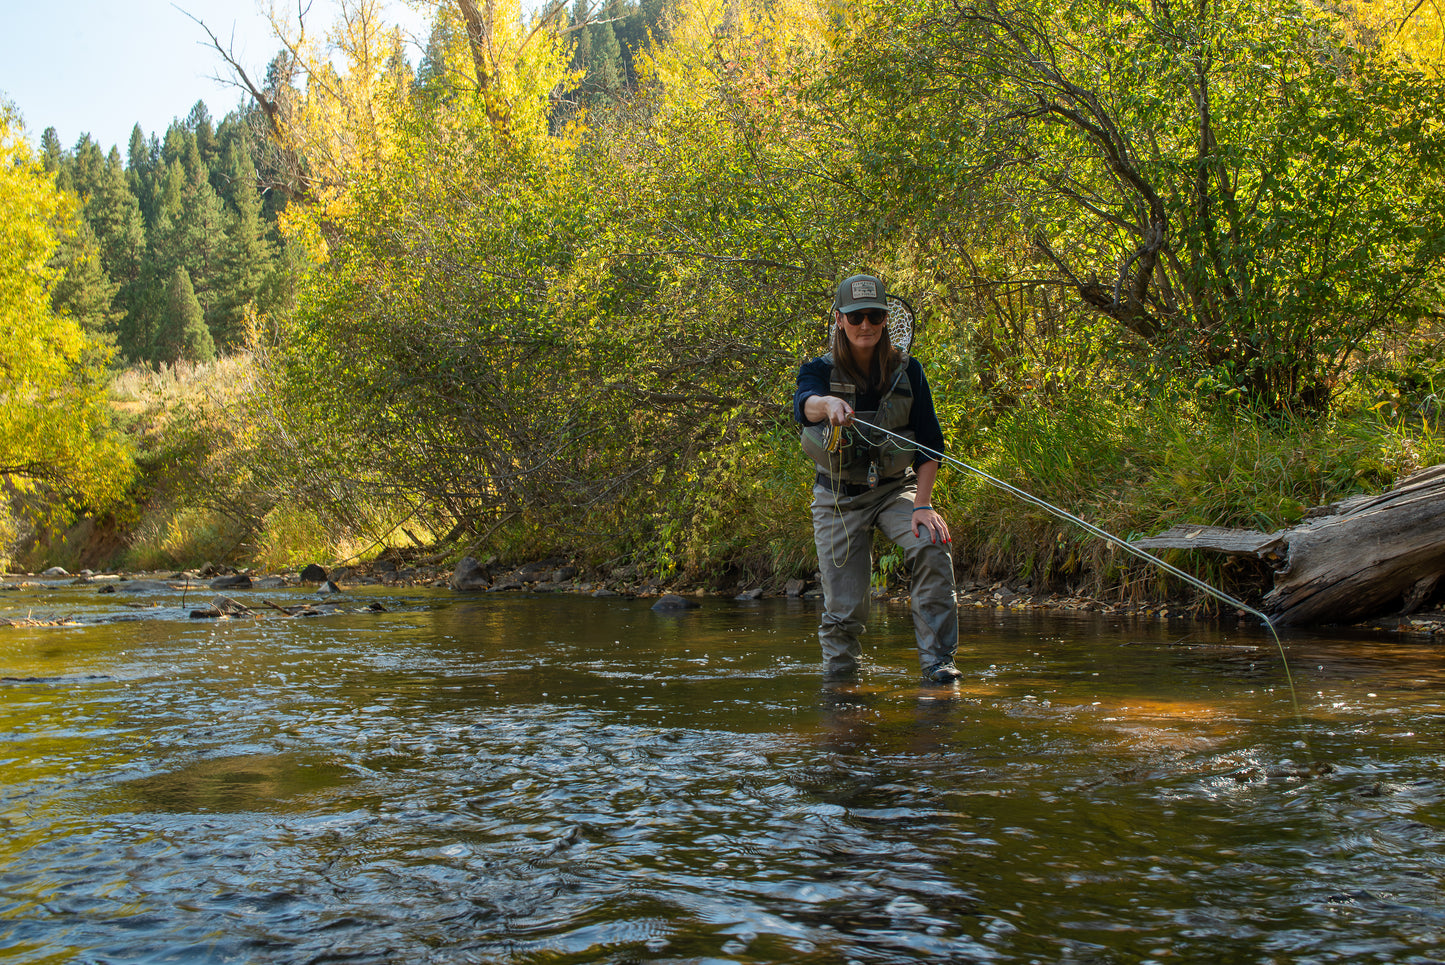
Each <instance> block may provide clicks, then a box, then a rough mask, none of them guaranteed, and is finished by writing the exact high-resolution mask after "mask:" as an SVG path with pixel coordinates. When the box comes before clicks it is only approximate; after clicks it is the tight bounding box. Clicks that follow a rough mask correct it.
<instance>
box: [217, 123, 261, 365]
mask: <svg viewBox="0 0 1445 965" xmlns="http://www.w3.org/2000/svg"><path fill="white" fill-rule="evenodd" d="M226 166H227V167H228V168H229V171H230V174H229V176H228V178H227V181H228V186H229V189H230V190H229V193H228V195H227V200H228V201H229V202H230V206H229V210H228V211H227V219H226V245H225V251H224V255H223V262H224V263H223V268H222V271H221V277H220V282H219V285H218V292H217V298H216V304H215V307H214V308H213V310H212V312H211V314H210V317H209V321H210V328H211V331H212V332H213V333H214V335H215V339H216V341H217V342H218V344H219V346H220V348H221V349H222V350H223V351H224V350H227V349H231V348H235V347H236V346H238V345H239V344H241V342H242V340H243V338H244V335H245V321H246V309H247V308H248V307H253V308H255V309H256V310H260V311H264V310H265V309H266V308H268V307H269V305H267V304H265V299H264V296H263V292H264V291H265V289H266V288H267V280H268V278H269V276H270V274H271V273H272V271H273V270H274V255H273V252H272V249H271V245H270V243H269V242H268V241H267V240H266V224H265V222H264V221H263V220H262V218H261V196H260V194H259V193H257V190H256V183H257V178H256V167H255V165H254V164H253V163H252V161H251V158H250V157H249V156H248V155H247V154H246V152H245V151H244V150H243V149H242V144H241V142H240V139H239V138H238V139H236V140H233V141H232V142H231V143H230V144H228V145H227V146H226Z"/></svg>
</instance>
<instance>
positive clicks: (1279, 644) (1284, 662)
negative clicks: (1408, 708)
mask: <svg viewBox="0 0 1445 965" xmlns="http://www.w3.org/2000/svg"><path fill="white" fill-rule="evenodd" d="M853 422H854V423H855V424H856V425H860V426H863V427H865V428H868V429H873V430H875V431H877V432H881V433H883V434H884V435H886V436H890V437H891V438H893V439H894V440H896V441H898V442H901V443H903V445H904V446H905V447H907V448H910V449H914V450H916V451H918V452H921V453H923V454H924V455H925V456H928V457H929V458H930V459H937V460H938V461H939V462H947V463H951V464H953V465H955V466H957V467H958V468H960V469H963V470H965V471H967V472H971V473H973V474H974V475H975V476H977V477H979V478H980V479H982V480H983V481H985V482H987V483H989V484H990V485H992V486H996V487H998V488H999V489H1002V490H1003V491H1004V492H1006V493H1009V494H1011V495H1013V496H1016V497H1018V498H1019V499H1022V500H1023V501H1024V502H1026V503H1029V504H1030V505H1032V506H1037V507H1039V508H1040V509H1042V510H1044V511H1046V512H1049V513H1052V514H1053V515H1055V516H1057V517H1059V518H1060V519H1064V520H1068V521H1069V522H1071V523H1073V524H1074V525H1076V526H1078V527H1080V528H1082V529H1083V530H1084V531H1085V532H1088V533H1091V534H1092V535H1094V536H1097V537H1099V538H1100V539H1102V540H1104V541H1105V542H1108V543H1111V544H1113V545H1114V546H1117V547H1119V548H1120V549H1122V550H1124V551H1125V552H1127V553H1132V554H1133V555H1134V556H1137V557H1139V558H1140V559H1142V560H1146V561H1148V562H1150V563H1153V564H1154V565H1155V566H1157V567H1159V568H1160V569H1162V570H1164V571H1165V572H1167V573H1171V574H1173V575H1174V576H1177V577H1178V578H1179V579H1181V580H1183V581H1184V582H1185V583H1188V584H1189V585H1190V586H1193V587H1196V588H1198V589H1200V590H1203V591H1204V592H1205V593H1208V594H1209V595H1210V596H1212V597H1214V598H1215V599H1216V600H1219V601H1220V602H1222V603H1227V604H1229V605H1230V606H1234V607H1238V608H1239V609H1240V610H1242V611H1244V612H1245V613H1250V614H1253V615H1254V616H1257V617H1259V619H1260V620H1262V621H1263V622H1264V626H1265V629H1267V630H1268V631H1269V633H1270V636H1272V637H1274V645H1275V648H1276V649H1277V650H1278V651H1279V660H1280V665H1281V666H1282V667H1283V668H1284V679H1285V683H1286V684H1287V685H1288V686H1289V698H1290V703H1291V705H1293V707H1294V709H1295V717H1296V718H1298V717H1299V700H1298V698H1297V697H1296V696H1295V689H1294V675H1293V674H1291V673H1290V670H1289V660H1288V659H1287V658H1286V657H1285V655H1284V642H1283V641H1281V640H1280V638H1279V631H1278V630H1276V629H1275V626H1274V621H1273V620H1271V619H1270V618H1269V617H1268V616H1266V615H1265V614H1263V613H1261V612H1260V611H1259V610H1256V609H1255V608H1254V607H1252V606H1250V605H1249V604H1248V603H1245V602H1244V601H1243V600H1239V599H1236V598H1235V597H1232V596H1230V595H1229V594H1228V593H1225V592H1224V591H1223V590H1220V589H1217V588H1215V587H1213V586H1211V585H1210V584H1208V583H1206V582H1205V581H1204V580H1201V579H1199V577H1197V576H1194V575H1193V574H1190V573H1186V572H1184V571H1183V570H1181V569H1180V568H1179V567H1177V566H1174V565H1172V564H1170V563H1166V562H1164V561H1163V560H1161V559H1160V558H1159V557H1157V556H1155V555H1154V554H1153V553H1150V552H1147V551H1146V550H1142V549H1140V548H1139V547H1137V546H1135V545H1133V544H1132V543H1129V542H1128V541H1126V540H1122V539H1120V538H1119V537H1117V536H1115V535H1114V534H1113V533H1110V532H1109V531H1108V530H1104V529H1100V528H1099V527H1097V526H1095V525H1094V524H1093V523H1091V522H1089V521H1088V520H1085V519H1080V518H1079V517H1078V516H1075V515H1074V514H1073V513H1071V512H1069V511H1068V510H1066V509H1060V508H1059V507H1057V506H1055V505H1054V504H1053V503H1051V502H1049V501H1048V500H1046V499H1041V498H1039V497H1038V496H1035V495H1034V494H1033V493H1031V492H1027V491H1026V490H1023V489H1020V488H1018V487H1017V486H1011V485H1009V484H1008V483H1006V482H1004V481H1003V480H1002V479H999V478H998V477H997V476H993V475H990V474H989V473H986V472H984V471H983V470H982V469H980V468H978V467H977V466H971V465H969V464H968V463H966V462H964V461H963V460H962V459H955V458H954V457H953V456H950V455H948V454H946V453H942V452H935V451H934V450H932V449H930V448H928V447H927V446H924V445H920V444H919V443H918V442H916V441H914V440H913V439H909V438H908V437H907V436H902V435H899V434H898V433H896V432H893V431H892V430H890V429H885V428H883V427H882V426H876V425H874V424H873V423H871V422H868V421H866V420H864V419H860V418H858V416H857V414H856V413H855V414H854V416H853Z"/></svg>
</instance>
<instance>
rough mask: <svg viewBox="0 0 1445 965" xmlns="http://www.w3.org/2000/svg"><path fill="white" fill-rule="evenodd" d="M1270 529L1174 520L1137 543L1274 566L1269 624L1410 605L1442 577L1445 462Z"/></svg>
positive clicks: (1356, 616) (1402, 609)
mask: <svg viewBox="0 0 1445 965" xmlns="http://www.w3.org/2000/svg"><path fill="white" fill-rule="evenodd" d="M1310 515H1311V516H1312V517H1313V518H1311V519H1309V520H1308V521H1306V522H1304V523H1301V524H1300V525H1298V526H1294V527H1291V528H1289V529H1283V530H1279V531H1277V532H1274V533H1259V532H1255V531H1253V530H1234V529H1224V528H1221V527H1217V526H1175V527H1173V528H1172V529H1170V530H1168V531H1166V532H1164V533H1160V534H1159V535H1158V536H1153V537H1149V538H1147V539H1142V540H1137V541H1136V542H1135V544H1134V545H1136V546H1138V547H1140V548H1142V549H1151V550H1153V549H1199V550H1212V551H1215V552H1220V553H1230V554H1236V555H1246V556H1255V557H1258V558H1260V559H1263V560H1266V561H1269V562H1272V563H1275V564H1276V568H1275V573H1274V588H1273V589H1272V590H1270V592H1269V593H1268V594H1267V595H1266V596H1265V598H1264V602H1263V604H1262V606H1261V610H1262V611H1263V612H1264V613H1265V614H1267V615H1268V616H1269V617H1270V619H1271V621H1272V622H1273V623H1274V624H1275V625H1276V626H1298V625H1302V624H1310V623H1326V622H1329V623H1340V622H1350V621H1356V620H1362V619H1366V618H1369V617H1374V616H1382V615H1385V614H1388V613H1392V612H1393V613H1398V614H1400V615H1404V614H1407V613H1411V612H1413V611H1414V610H1416V609H1418V608H1419V607H1420V606H1421V605H1422V604H1423V603H1425V602H1426V601H1427V600H1428V599H1429V598H1430V597H1431V596H1432V594H1433V593H1434V590H1435V587H1436V585H1437V583H1438V582H1439V580H1440V578H1441V576H1442V575H1445V539H1441V535H1442V533H1445V465H1442V466H1434V467H1431V468H1429V469H1425V470H1422V471H1421V472H1418V473H1415V474H1414V475H1412V476H1409V477H1407V478H1405V479H1403V480H1401V481H1400V482H1399V483H1397V484H1396V485H1395V486H1394V488H1392V489H1390V490H1389V491H1387V492H1385V493H1382V494H1380V495H1377V496H1358V497H1355V498H1353V499H1349V500H1345V501H1343V502H1340V503H1336V504H1334V505H1331V506H1325V507H1321V508H1320V509H1317V510H1313V511H1311V513H1310Z"/></svg>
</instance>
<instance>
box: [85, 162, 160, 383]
mask: <svg viewBox="0 0 1445 965" xmlns="http://www.w3.org/2000/svg"><path fill="white" fill-rule="evenodd" d="M86 219H87V220H88V221H89V223H90V226H91V228H92V229H93V230H94V232H95V235H96V239H97V242H98V244H99V251H100V263H101V267H103V268H104V269H105V273H106V275H107V276H108V277H109V278H110V280H111V281H112V282H114V283H115V285H116V287H117V291H116V295H115V299H114V302H113V305H114V308H115V311H116V312H117V313H118V317H117V318H116V319H115V335H116V344H117V345H118V346H119V347H120V348H121V350H122V352H123V353H124V354H126V355H128V356H130V357H132V358H140V357H143V354H144V352H145V351H146V347H147V346H148V345H149V344H150V337H149V335H148V334H144V333H142V334H140V335H135V334H133V332H134V329H135V328H136V326H137V324H140V323H138V322H136V321H135V320H134V316H135V315H136V313H137V311H138V310H139V307H140V306H141V305H142V304H143V303H144V301H145V296H144V291H143V290H142V288H141V277H142V276H141V271H142V267H143V263H144V259H145V222H144V220H143V219H142V217H141V209H140V202H139V201H138V200H137V199H136V196H135V195H134V194H132V193H131V188H130V179H129V178H128V177H127V172H126V171H125V169H124V168H123V167H122V166H121V162H120V152H119V151H118V150H116V149H115V148H111V151H110V155H109V156H108V157H107V158H106V164H105V176H104V177H103V179H102V180H101V182H100V184H99V186H98V187H97V188H96V190H95V193H94V194H92V195H91V197H90V200H89V201H88V202H87V204H86ZM137 349H138V351H139V353H140V354H134V353H133V350H137Z"/></svg>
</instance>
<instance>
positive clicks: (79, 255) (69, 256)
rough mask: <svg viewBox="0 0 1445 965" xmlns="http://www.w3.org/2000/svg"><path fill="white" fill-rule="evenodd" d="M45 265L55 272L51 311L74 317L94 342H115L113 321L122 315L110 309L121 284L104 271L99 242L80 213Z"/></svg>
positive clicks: (66, 230)
mask: <svg viewBox="0 0 1445 965" xmlns="http://www.w3.org/2000/svg"><path fill="white" fill-rule="evenodd" d="M48 267H49V268H50V269H52V270H53V271H55V272H56V273H57V274H56V279H55V284H54V287H52V288H51V289H50V305H51V308H52V310H53V311H54V312H55V313H56V314H57V315H66V316H68V317H70V318H73V319H75V320H76V321H77V322H79V323H80V327H81V328H82V329H84V330H85V332H86V333H87V334H88V335H89V336H90V337H91V338H92V339H93V340H95V341H96V342H97V343H103V344H106V345H112V344H114V342H115V323H116V321H117V320H118V319H119V318H120V317H121V315H122V314H123V313H121V312H118V311H115V309H114V308H113V305H114V302H115V294H116V291H117V290H118V289H119V288H120V284H119V283H118V282H114V281H112V280H111V279H110V277H109V276H108V275H107V274H106V272H105V268H104V266H103V265H102V264H101V258H100V242H99V240H98V239H97V238H96V237H95V232H94V231H93V230H92V229H91V227H90V222H89V221H87V220H86V219H85V218H84V216H83V215H82V214H81V213H80V212H76V213H75V216H74V218H73V219H72V220H71V221H70V223H69V224H66V225H65V226H64V227H63V229H62V230H61V232H60V234H59V238H58V244H57V245H56V248H55V253H54V254H53V255H52V256H51V258H50V262H49V264H48Z"/></svg>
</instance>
